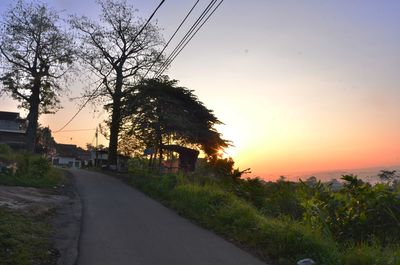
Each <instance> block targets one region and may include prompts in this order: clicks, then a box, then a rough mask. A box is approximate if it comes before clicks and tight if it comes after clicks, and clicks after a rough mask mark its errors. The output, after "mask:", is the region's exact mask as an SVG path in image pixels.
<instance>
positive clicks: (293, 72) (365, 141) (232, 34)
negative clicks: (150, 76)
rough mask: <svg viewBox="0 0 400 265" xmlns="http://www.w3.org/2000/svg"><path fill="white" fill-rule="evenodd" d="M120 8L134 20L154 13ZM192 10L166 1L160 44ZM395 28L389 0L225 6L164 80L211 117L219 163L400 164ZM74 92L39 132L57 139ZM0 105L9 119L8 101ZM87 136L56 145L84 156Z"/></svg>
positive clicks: (4, 0)
mask: <svg viewBox="0 0 400 265" xmlns="http://www.w3.org/2000/svg"><path fill="white" fill-rule="evenodd" d="M10 2H12V1H10V0H1V1H0V11H1V12H4V10H5V9H6V7H7V6H8V5H9V3H10ZM46 2H48V3H49V4H50V5H51V6H53V7H54V8H56V9H57V10H65V11H64V14H69V13H76V14H81V15H83V14H84V15H87V16H90V17H94V18H95V17H96V14H97V12H98V8H97V7H96V5H95V3H94V1H93V0H85V1H81V0H79V1H78V0H47V1H46ZM128 2H131V3H133V4H134V5H135V6H136V7H137V8H138V9H139V13H140V15H141V16H142V17H144V18H147V17H148V16H149V14H150V13H151V12H152V11H153V9H154V8H155V7H156V6H157V4H158V3H159V1H156V0H146V1H133V0H132V1H128ZM194 2H195V1H194V0H193V1H183V0H180V1H178V0H166V2H165V4H164V5H163V6H162V8H161V9H160V11H159V13H157V15H156V17H157V20H158V24H159V25H160V26H161V27H162V28H164V30H163V34H164V37H165V39H168V38H169V37H170V35H171V34H172V32H173V31H174V30H175V28H176V27H177V26H178V24H179V23H180V21H181V19H182V18H183V16H184V15H185V14H186V12H187V11H188V10H189V9H190V7H191V6H192V5H193V3H194ZM208 2H209V1H205V0H201V5H202V6H205V5H206V4H208ZM197 11H198V13H199V12H200V11H201V8H200V7H199V8H198V9H197ZM192 18H194V17H192ZM188 25H189V24H188ZM399 25H400V1H396V0H393V1H389V0H385V1H383V0H382V1H376V0H375V1H367V0H358V1H356V0H352V1H348V0H325V1H319V0H308V1H306V0H304V1H298V0H292V1H288V0H280V1H272V0H250V1H243V0H225V1H224V3H223V4H222V5H221V7H220V8H219V9H218V11H217V12H216V13H215V14H214V16H213V17H212V18H211V20H210V21H209V22H208V23H207V24H206V25H205V26H204V28H203V29H202V30H201V31H200V32H199V34H198V35H196V37H195V38H194V39H193V40H192V42H191V43H190V44H189V45H188V46H187V47H186V48H185V49H184V50H183V52H182V53H181V54H180V55H179V57H177V59H176V60H175V61H174V63H173V65H172V66H171V68H170V69H169V71H168V74H169V75H170V77H171V78H175V79H178V80H180V84H181V85H183V86H186V87H188V88H190V89H193V90H195V93H196V94H197V95H198V96H199V98H200V99H201V100H202V101H203V102H204V103H205V104H206V106H207V107H209V108H211V109H213V110H214V111H215V113H216V115H217V116H218V117H219V118H220V119H221V120H222V121H223V122H224V123H225V125H224V126H220V127H219V129H220V131H221V132H223V134H224V136H225V137H226V138H227V139H230V140H232V141H233V142H234V144H235V147H234V148H230V149H229V150H228V153H229V154H231V155H232V156H233V157H234V159H235V161H237V165H238V166H240V167H241V168H247V167H250V168H251V169H252V171H253V174H254V175H259V176H264V177H266V176H269V175H271V174H285V173H287V172H302V171H319V170H335V169H348V168H361V167H373V166H382V167H384V166H389V165H400V137H399V134H400V87H399V85H400V74H399V69H400V27H399ZM182 32H184V31H182ZM172 47H174V45H172ZM169 51H170V50H169ZM82 86H83V84H82V83H80V82H78V81H77V82H75V83H74V84H72V85H71V88H70V90H71V92H70V94H69V95H68V96H66V97H65V98H64V99H63V101H62V102H63V106H64V109H62V110H60V111H59V112H58V113H57V114H56V115H43V116H42V117H41V118H40V122H41V123H42V124H43V125H49V126H50V128H51V129H52V130H57V129H59V128H60V127H61V126H62V125H63V124H64V123H65V122H66V121H67V120H68V119H69V118H70V117H71V116H72V115H73V113H74V112H75V111H76V109H77V108H78V105H79V103H80V102H79V101H76V102H70V101H69V100H68V97H73V96H78V95H79V94H80V93H81V90H82ZM0 104H1V109H2V110H10V111H14V110H16V103H15V102H13V101H11V100H10V99H7V98H4V97H3V98H1V100H0ZM102 115H104V112H103V111H102V109H101V108H99V109H97V110H95V108H94V107H93V106H89V107H87V108H86V109H85V110H84V111H83V112H82V113H81V114H80V115H79V116H78V118H77V119H75V120H74V121H73V122H72V123H71V124H70V126H69V127H67V128H66V130H68V129H91V128H95V127H96V125H97V124H98V123H99V122H101V121H102V120H103V119H104V116H102ZM93 136H94V131H83V132H63V133H59V134H56V137H55V138H56V140H57V141H58V142H64V143H76V144H78V145H81V146H84V145H85V143H88V142H89V143H90V142H92V141H93V139H94V138H93ZM102 141H103V140H102Z"/></svg>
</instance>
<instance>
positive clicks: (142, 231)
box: [71, 170, 265, 265]
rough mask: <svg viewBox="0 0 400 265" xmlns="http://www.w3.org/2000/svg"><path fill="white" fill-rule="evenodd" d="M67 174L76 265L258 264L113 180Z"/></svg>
mask: <svg viewBox="0 0 400 265" xmlns="http://www.w3.org/2000/svg"><path fill="white" fill-rule="evenodd" d="M71 173H72V174H73V175H74V177H75V180H76V183H77V188H78V191H79V194H80V196H81V200H82V204H83V216H82V219H83V223H82V229H81V237H80V242H79V255H78V262H77V264H78V265H162V264H171V265H225V264H226V265H261V264H264V263H263V262H261V261H260V260H258V259H257V258H255V257H253V256H252V255H250V254H248V253H247V252H245V251H243V250H241V249H239V248H237V247H236V246H234V245H233V244H231V243H230V242H228V241H226V240H224V239H222V238H220V237H218V236H217V235H215V234H214V233H212V232H210V231H208V230H205V229H203V228H200V227H199V226H197V225H195V224H193V223H191V222H190V221H188V220H186V219H184V218H182V217H181V216H179V215H178V214H176V213H175V212H173V211H172V210H170V209H168V208H166V207H164V206H163V205H161V204H160V203H158V202H156V201H154V200H152V199H150V198H149V197H147V196H146V195H144V194H143V193H141V192H139V191H137V190H135V189H134V188H132V187H129V186H128V185H126V184H124V183H123V182H121V181H120V180H118V179H115V178H112V177H110V176H107V175H104V174H101V173H96V172H89V171H84V170H71ZM264 265H265V264H264Z"/></svg>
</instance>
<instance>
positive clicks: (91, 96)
mask: <svg viewBox="0 0 400 265" xmlns="http://www.w3.org/2000/svg"><path fill="white" fill-rule="evenodd" d="M164 2H165V0H162V1H161V2H160V4H159V5H158V6H157V8H156V9H155V10H154V11H153V13H152V14H151V16H150V17H149V18H148V19H147V21H146V23H145V24H144V25H143V27H142V28H141V29H140V30H139V32H138V33H137V34H136V36H135V37H134V38H133V40H132V43H133V42H134V41H135V40H136V39H137V37H138V36H139V35H140V34H141V33H142V31H143V30H144V29H145V28H146V27H147V25H148V24H149V23H150V20H151V19H152V18H153V16H154V15H155V14H156V12H157V10H158V9H159V8H160V7H161V6H162V4H164ZM101 84H102V83H100V84H99V86H98V87H97V88H96V89H95V90H94V91H93V93H92V94H91V95H90V96H89V98H88V99H87V100H86V101H85V103H83V105H82V106H81V107H79V109H78V111H77V112H76V113H75V114H74V115H73V116H72V117H71V119H69V121H68V122H67V123H66V124H65V125H64V126H63V127H61V128H60V129H59V130H57V131H55V132H54V133H58V132H61V131H62V130H63V129H64V128H65V127H67V126H68V125H69V124H70V123H71V122H72V121H73V120H74V119H75V117H76V116H78V114H79V113H80V112H81V111H82V110H83V108H84V107H85V106H86V105H87V104H88V103H89V101H90V100H91V99H92V98H93V96H94V95H95V94H96V92H97V91H98V90H99V88H100V87H101Z"/></svg>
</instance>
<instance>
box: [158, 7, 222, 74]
mask: <svg viewBox="0 0 400 265" xmlns="http://www.w3.org/2000/svg"><path fill="white" fill-rule="evenodd" d="M223 1H224V0H221V2H219V4H218V5H217V6H216V7H215V8H214V10H213V11H212V12H211V13H210V14H209V15H208V17H207V18H206V19H205V20H204V21H203V23H202V24H201V25H200V26H199V27H198V28H197V30H196V31H195V32H194V33H193V34H192V36H191V37H190V38H189V39H188V40H187V42H186V43H185V44H184V45H183V46H182V47H181V48H180V50H179V51H178V52H177V53H176V54H175V55H174V57H173V58H172V59H171V60H170V61H169V62H168V63H167V64H166V66H165V67H164V68H163V69H162V71H161V72H160V73H159V74H158V75H157V77H159V76H160V75H162V73H163V72H164V71H165V70H166V69H167V68H168V66H169V65H170V64H171V63H172V62H173V61H174V60H175V58H176V57H177V56H178V55H179V54H180V53H181V51H182V50H183V49H184V48H185V47H186V45H187V44H188V43H189V42H190V41H191V40H192V39H193V37H194V36H195V35H196V34H197V32H198V31H199V30H200V29H201V28H202V27H203V25H204V24H205V23H206V22H207V21H208V19H209V18H210V17H211V16H212V15H213V14H214V12H215V11H216V10H217V9H218V7H219V6H220V5H221V4H222V2H223Z"/></svg>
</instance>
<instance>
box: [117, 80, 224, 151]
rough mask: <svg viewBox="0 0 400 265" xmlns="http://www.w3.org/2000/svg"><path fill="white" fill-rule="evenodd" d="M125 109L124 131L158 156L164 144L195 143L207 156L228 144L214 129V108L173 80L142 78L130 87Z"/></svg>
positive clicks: (189, 144)
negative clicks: (139, 82)
mask: <svg viewBox="0 0 400 265" xmlns="http://www.w3.org/2000/svg"><path fill="white" fill-rule="evenodd" d="M124 110H125V112H124V115H125V118H124V125H123V132H124V133H125V134H127V135H129V136H133V137H134V138H135V140H136V141H138V142H141V143H142V145H143V146H146V147H155V149H156V150H158V152H159V154H160V157H161V156H162V150H163V148H162V146H163V145H165V144H172V143H174V144H181V145H187V146H198V147H200V148H201V149H202V150H203V151H204V152H205V153H206V154H207V155H208V156H210V157H212V156H217V154H218V151H219V150H220V149H221V148H222V149H223V148H226V147H227V146H228V145H229V141H227V140H224V139H222V137H221V134H220V133H219V132H218V131H217V130H216V129H215V128H214V126H215V125H216V124H221V122H220V121H219V120H218V119H217V117H215V115H214V113H213V111H212V110H209V109H207V108H206V107H205V106H204V104H203V103H202V102H201V101H199V99H198V98H197V97H196V96H195V95H194V94H193V91H191V90H189V89H187V88H184V87H179V86H177V81H176V80H168V78H166V77H163V78H160V79H149V80H144V81H143V82H142V83H141V84H139V85H137V86H135V87H133V88H132V89H131V91H130V93H129V97H128V98H127V102H126V105H125V109H124Z"/></svg>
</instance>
